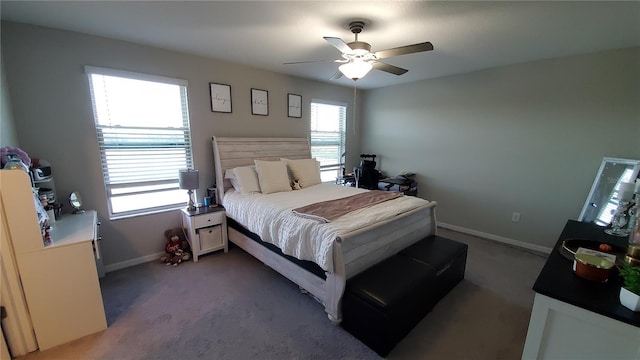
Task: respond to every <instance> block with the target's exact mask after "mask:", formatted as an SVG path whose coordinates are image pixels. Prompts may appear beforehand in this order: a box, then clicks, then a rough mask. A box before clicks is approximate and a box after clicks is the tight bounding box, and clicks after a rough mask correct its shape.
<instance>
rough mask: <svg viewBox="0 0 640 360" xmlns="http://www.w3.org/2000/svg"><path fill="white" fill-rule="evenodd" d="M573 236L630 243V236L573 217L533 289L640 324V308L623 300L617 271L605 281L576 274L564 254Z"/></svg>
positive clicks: (606, 314) (609, 315)
mask: <svg viewBox="0 0 640 360" xmlns="http://www.w3.org/2000/svg"><path fill="white" fill-rule="evenodd" d="M570 238H578V239H587V240H594V241H598V242H601V243H608V244H615V245H618V246H623V247H625V248H626V246H627V238H622V237H617V236H611V235H608V234H606V233H605V232H604V228H603V227H600V226H597V225H594V224H589V223H582V222H579V221H574V220H569V221H567V224H566V225H565V228H564V230H563V231H562V234H560V238H559V239H558V242H557V243H556V245H555V247H554V248H553V251H552V253H551V254H550V255H549V258H548V259H547V262H546V263H545V265H544V267H543V268H542V271H541V272H540V275H538V279H537V280H536V282H535V284H534V285H533V290H534V291H535V292H537V293H539V294H542V295H546V296H548V297H551V298H554V299H556V300H560V301H564V302H566V303H569V304H572V305H575V306H578V307H581V308H583V309H587V310H590V311H593V312H595V313H598V314H601V315H604V316H607V317H610V318H613V319H616V320H619V321H623V322H625V323H628V324H631V325H634V326H637V327H640V312H639V313H635V312H633V311H631V310H629V309H627V308H625V307H624V306H622V305H621V304H620V299H619V294H620V286H621V285H622V280H621V278H620V276H618V275H617V272H615V273H614V274H613V275H612V276H611V278H610V279H609V280H608V281H607V282H605V283H596V282H592V281H589V280H585V279H583V278H580V277H578V276H576V275H575V274H574V273H573V271H572V264H573V263H572V261H571V260H569V259H567V258H565V257H564V256H562V254H560V252H559V251H558V248H559V247H561V246H562V241H563V240H566V239H570Z"/></svg>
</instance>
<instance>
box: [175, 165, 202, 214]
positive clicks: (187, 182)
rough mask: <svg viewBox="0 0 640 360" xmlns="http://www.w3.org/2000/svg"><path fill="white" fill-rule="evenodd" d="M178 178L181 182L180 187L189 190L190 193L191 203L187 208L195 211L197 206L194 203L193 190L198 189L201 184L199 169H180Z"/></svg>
mask: <svg viewBox="0 0 640 360" xmlns="http://www.w3.org/2000/svg"><path fill="white" fill-rule="evenodd" d="M178 180H179V183H180V189H185V190H187V194H189V204H188V206H187V210H189V211H194V210H195V209H196V207H195V206H194V204H193V196H192V194H193V190H196V189H197V188H198V186H199V185H200V178H199V172H198V170H194V169H184V170H180V171H179V173H178Z"/></svg>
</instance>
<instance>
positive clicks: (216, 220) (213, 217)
mask: <svg viewBox="0 0 640 360" xmlns="http://www.w3.org/2000/svg"><path fill="white" fill-rule="evenodd" d="M224 216H225V212H224V211H217V212H214V213H211V214H203V215H198V216H196V217H195V218H194V219H193V224H194V228H196V229H199V228H203V227H209V226H213V225H220V224H222V222H223V221H224Z"/></svg>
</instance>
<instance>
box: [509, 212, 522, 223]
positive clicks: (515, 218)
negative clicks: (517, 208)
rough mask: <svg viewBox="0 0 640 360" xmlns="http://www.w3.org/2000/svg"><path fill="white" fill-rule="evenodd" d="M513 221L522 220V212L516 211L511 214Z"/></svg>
mask: <svg viewBox="0 0 640 360" xmlns="http://www.w3.org/2000/svg"><path fill="white" fill-rule="evenodd" d="M511 221H513V222H520V213H519V212H514V213H513V214H511Z"/></svg>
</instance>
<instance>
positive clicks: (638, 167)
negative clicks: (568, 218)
mask: <svg viewBox="0 0 640 360" xmlns="http://www.w3.org/2000/svg"><path fill="white" fill-rule="evenodd" d="M610 163H615V164H626V165H633V173H632V174H631V179H632V180H634V181H638V176H639V175H640V160H635V159H621V158H614V157H604V158H603V159H602V163H601V164H600V168H599V169H598V172H597V173H596V178H595V180H593V184H592V185H591V190H590V191H589V195H587V200H586V201H585V202H584V205H583V206H582V211H580V216H579V217H578V221H584V216H585V214H586V213H587V210H589V208H590V207H591V202H592V201H591V198H592V197H593V194H594V193H595V192H596V191H597V189H598V185H599V184H600V181H601V179H600V178H601V177H602V172H603V170H604V169H605V167H606V166H607V164H610ZM594 223H595V221H594Z"/></svg>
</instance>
